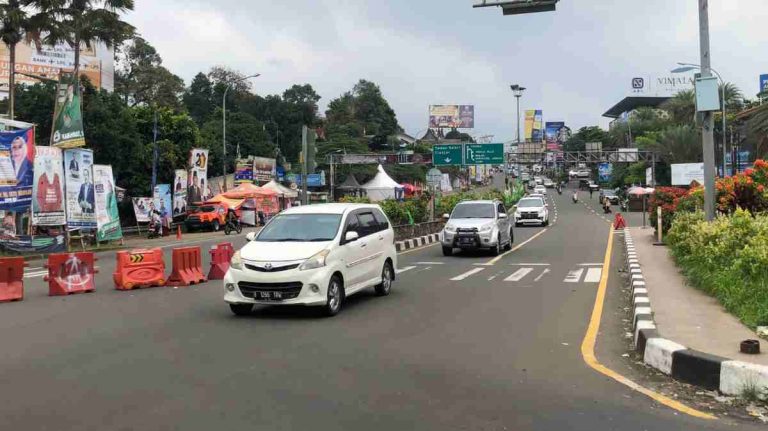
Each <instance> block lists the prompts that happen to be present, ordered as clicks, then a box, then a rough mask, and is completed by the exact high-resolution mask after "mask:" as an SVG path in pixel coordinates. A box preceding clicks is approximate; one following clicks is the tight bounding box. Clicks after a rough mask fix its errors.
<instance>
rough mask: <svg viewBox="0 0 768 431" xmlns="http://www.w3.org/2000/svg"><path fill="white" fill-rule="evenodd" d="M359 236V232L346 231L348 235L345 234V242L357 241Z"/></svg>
mask: <svg viewBox="0 0 768 431" xmlns="http://www.w3.org/2000/svg"><path fill="white" fill-rule="evenodd" d="M358 238H360V235H359V234H358V233H357V232H355V231H349V232H347V233H346V235H344V242H345V243H348V242H352V241H357V239H358Z"/></svg>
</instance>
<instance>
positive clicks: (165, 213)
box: [152, 184, 172, 217]
mask: <svg viewBox="0 0 768 431" xmlns="http://www.w3.org/2000/svg"><path fill="white" fill-rule="evenodd" d="M152 204H153V206H154V209H156V210H157V211H158V212H159V213H160V217H169V216H170V215H171V212H170V209H171V205H172V203H171V185H170V184H158V185H156V186H155V189H154V190H153V191H152Z"/></svg>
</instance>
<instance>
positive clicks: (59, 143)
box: [51, 72, 85, 148]
mask: <svg viewBox="0 0 768 431" xmlns="http://www.w3.org/2000/svg"><path fill="white" fill-rule="evenodd" d="M78 85H79V82H78V80H77V78H76V77H75V75H74V74H73V73H72V72H61V73H60V74H59V84H58V86H57V87H56V88H57V91H56V105H55V106H54V110H53V127H52V128H51V145H53V146H55V147H62V148H74V147H82V146H84V145H85V133H84V132H83V114H82V111H81V109H80V91H79V90H78Z"/></svg>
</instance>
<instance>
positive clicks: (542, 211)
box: [539, 208, 547, 217]
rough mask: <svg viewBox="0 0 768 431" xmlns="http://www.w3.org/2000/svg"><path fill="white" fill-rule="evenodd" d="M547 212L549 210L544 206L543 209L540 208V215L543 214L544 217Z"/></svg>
mask: <svg viewBox="0 0 768 431" xmlns="http://www.w3.org/2000/svg"><path fill="white" fill-rule="evenodd" d="M546 213H547V210H545V209H544V208H542V209H540V210H539V215H540V216H542V217H544V215H545V214H546Z"/></svg>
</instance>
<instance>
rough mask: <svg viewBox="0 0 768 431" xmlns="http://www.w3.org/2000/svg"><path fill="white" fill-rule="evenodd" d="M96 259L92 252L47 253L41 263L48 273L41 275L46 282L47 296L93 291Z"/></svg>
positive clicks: (96, 270)
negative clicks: (46, 257)
mask: <svg viewBox="0 0 768 431" xmlns="http://www.w3.org/2000/svg"><path fill="white" fill-rule="evenodd" d="M96 260H97V259H96V257H95V256H94V255H93V252H81V253H53V254H49V255H48V262H46V264H45V265H43V267H45V268H47V269H48V275H46V276H45V277H43V280H44V281H47V282H48V296H61V295H70V294H73V293H85V292H93V291H94V289H95V283H94V282H93V279H94V274H96V273H97V272H99V271H98V269H96V267H95V263H96Z"/></svg>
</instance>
